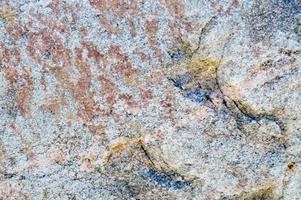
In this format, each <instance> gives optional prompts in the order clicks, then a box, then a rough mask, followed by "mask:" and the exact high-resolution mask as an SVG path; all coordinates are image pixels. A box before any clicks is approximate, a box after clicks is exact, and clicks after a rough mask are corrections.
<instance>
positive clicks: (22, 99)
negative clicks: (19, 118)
mask: <svg viewBox="0 0 301 200" xmlns="http://www.w3.org/2000/svg"><path fill="white" fill-rule="evenodd" d="M30 74H31V70H30V69H29V68H25V69H24V73H23V74H22V75H21V77H22V78H23V79H22V80H23V85H21V86H19V87H17V93H16V105H17V107H18V109H19V110H20V112H21V114H22V115H23V116H30V103H31V98H32V91H33V90H34V84H33V82H32V79H31V77H30Z"/></svg>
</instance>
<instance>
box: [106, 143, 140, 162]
mask: <svg viewBox="0 0 301 200" xmlns="http://www.w3.org/2000/svg"><path fill="white" fill-rule="evenodd" d="M142 144H143V138H142V137H138V138H125V139H120V140H119V141H118V142H117V143H116V144H112V145H110V146H109V150H108V151H107V152H106V153H105V155H104V157H103V161H104V162H105V163H107V162H109V160H110V158H111V157H112V155H113V154H116V153H119V152H121V151H124V150H125V149H126V148H128V147H129V146H130V145H142Z"/></svg>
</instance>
